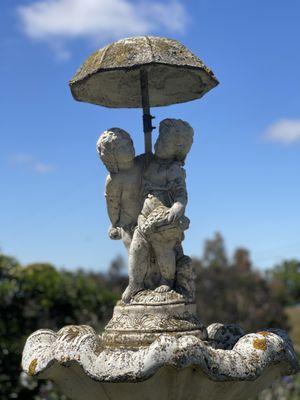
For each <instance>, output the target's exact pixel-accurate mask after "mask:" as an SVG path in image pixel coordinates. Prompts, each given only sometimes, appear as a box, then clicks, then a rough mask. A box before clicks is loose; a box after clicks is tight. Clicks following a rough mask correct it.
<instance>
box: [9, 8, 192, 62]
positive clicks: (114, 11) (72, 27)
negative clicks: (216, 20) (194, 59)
mask: <svg viewBox="0 0 300 400" xmlns="http://www.w3.org/2000/svg"><path fill="white" fill-rule="evenodd" d="M17 11H18V14H19V16H20V18H21V22H22V26H23V30H24V32H25V34H26V35H27V36H28V37H29V38H31V39H37V40H43V41H46V42H48V43H49V44H50V45H51V46H52V47H54V48H57V47H58V50H57V49H56V50H57V51H58V53H61V54H62V55H63V57H65V56H67V55H68V52H67V51H66V50H64V47H63V45H65V43H66V41H67V40H70V39H76V38H90V39H93V40H97V42H98V43H99V42H100V43H101V44H104V43H105V42H106V41H108V40H114V39H117V38H122V37H126V36H131V35H142V34H148V33H151V32H152V33H156V32H157V31H160V30H163V31H168V32H171V33H172V32H183V31H184V29H185V26H186V24H187V20H188V18H187V13H186V10H185V8H184V6H183V1H182V0H157V1H151V0H148V1H146V0H134V1H132V0H38V1H35V2H33V3H30V4H28V5H24V6H20V7H18V9H17ZM65 52H66V53H65ZM64 53H65V54H64Z"/></svg>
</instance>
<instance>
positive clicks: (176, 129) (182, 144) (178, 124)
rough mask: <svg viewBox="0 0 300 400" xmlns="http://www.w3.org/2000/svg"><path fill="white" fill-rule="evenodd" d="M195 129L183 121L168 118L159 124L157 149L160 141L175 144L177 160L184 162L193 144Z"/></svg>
mask: <svg viewBox="0 0 300 400" xmlns="http://www.w3.org/2000/svg"><path fill="white" fill-rule="evenodd" d="M193 137H194V129H193V128H192V127H191V125H190V124H189V123H188V122H186V121H183V120H181V119H174V118H167V119H164V120H163V121H161V123H160V124H159V136H158V139H157V141H156V143H155V147H156V146H157V144H158V143H159V141H160V140H163V141H167V142H168V141H170V142H172V144H174V152H175V154H174V155H175V158H176V160H177V161H182V162H183V161H184V160H185V158H186V156H187V154H188V152H189V151H190V149H191V147H192V144H193Z"/></svg>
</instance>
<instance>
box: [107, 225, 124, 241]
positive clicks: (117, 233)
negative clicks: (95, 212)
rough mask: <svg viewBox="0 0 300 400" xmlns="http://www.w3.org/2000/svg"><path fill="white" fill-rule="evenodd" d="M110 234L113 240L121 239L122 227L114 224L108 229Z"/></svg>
mask: <svg viewBox="0 0 300 400" xmlns="http://www.w3.org/2000/svg"><path fill="white" fill-rule="evenodd" d="M108 236H109V237H110V238H111V239H112V240H119V239H121V237H122V236H121V229H120V228H114V227H113V226H111V227H110V228H109V230H108Z"/></svg>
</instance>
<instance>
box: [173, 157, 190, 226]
mask: <svg viewBox="0 0 300 400" xmlns="http://www.w3.org/2000/svg"><path fill="white" fill-rule="evenodd" d="M168 175H169V176H168V180H169V182H172V192H173V193H172V195H173V199H174V203H173V205H172V207H171V209H170V213H169V217H168V220H169V221H170V222H174V221H177V220H178V219H179V218H180V217H182V215H183V214H184V211H185V207H186V205H187V201H188V196H187V189H186V183H185V178H186V174H185V170H184V168H182V166H181V164H180V163H174V164H173V165H172V167H171V168H170V170H169V174H168Z"/></svg>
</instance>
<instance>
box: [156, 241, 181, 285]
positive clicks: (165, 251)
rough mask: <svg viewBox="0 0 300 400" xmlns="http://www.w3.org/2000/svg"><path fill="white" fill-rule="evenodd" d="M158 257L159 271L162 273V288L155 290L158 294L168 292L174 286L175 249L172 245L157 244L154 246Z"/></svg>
mask: <svg viewBox="0 0 300 400" xmlns="http://www.w3.org/2000/svg"><path fill="white" fill-rule="evenodd" d="M152 246H153V249H154V253H155V256H156V260H157V263H158V265H159V270H160V273H161V281H160V286H159V287H158V288H156V289H155V291H156V292H160V293H162V292H168V291H170V290H171V289H172V288H173V286H174V279H175V273H176V254H175V251H174V247H173V246H172V247H170V244H168V245H167V244H166V243H155V244H152Z"/></svg>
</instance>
